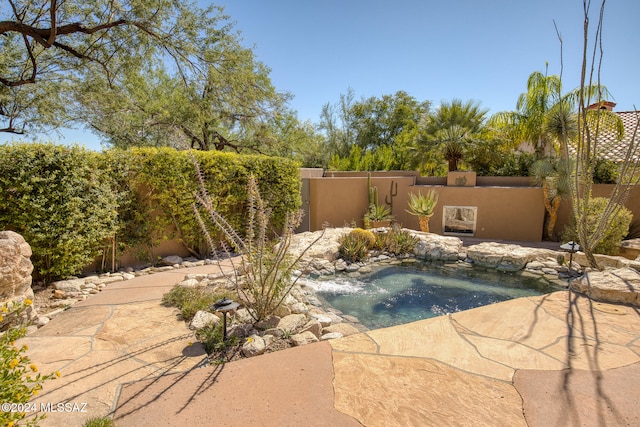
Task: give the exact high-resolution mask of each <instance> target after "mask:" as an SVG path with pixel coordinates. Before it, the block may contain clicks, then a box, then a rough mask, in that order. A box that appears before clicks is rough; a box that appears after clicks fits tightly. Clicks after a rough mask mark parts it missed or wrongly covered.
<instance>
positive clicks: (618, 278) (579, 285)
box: [571, 268, 640, 307]
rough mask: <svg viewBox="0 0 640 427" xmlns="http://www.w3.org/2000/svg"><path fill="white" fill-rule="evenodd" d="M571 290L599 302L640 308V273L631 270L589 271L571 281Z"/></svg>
mask: <svg viewBox="0 0 640 427" xmlns="http://www.w3.org/2000/svg"><path fill="white" fill-rule="evenodd" d="M571 289H573V290H575V291H577V292H581V293H583V294H585V295H587V296H589V297H590V298H593V299H595V300H598V301H604V302H611V303H623V304H631V305H634V306H636V307H640V273H638V272H637V271H636V270H634V269H631V268H620V269H613V270H605V271H588V272H586V273H585V274H584V275H583V276H582V277H580V278H578V279H574V280H572V281H571Z"/></svg>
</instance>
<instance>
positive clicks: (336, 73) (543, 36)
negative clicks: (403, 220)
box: [65, 0, 640, 149]
mask: <svg viewBox="0 0 640 427" xmlns="http://www.w3.org/2000/svg"><path fill="white" fill-rule="evenodd" d="M201 3H204V2H201ZM222 4H223V5H224V6H225V12H226V13H227V14H228V15H229V16H230V19H231V21H233V22H235V24H236V29H237V30H239V31H240V32H241V35H242V38H243V42H244V44H245V45H246V46H248V47H252V48H253V50H254V53H255V54H256V56H257V58H258V59H259V60H260V61H262V62H263V63H265V64H266V65H267V66H269V67H270V68H271V79H272V82H273V84H274V85H275V86H276V88H278V89H279V90H282V91H288V92H291V93H292V94H293V95H294V98H293V100H292V101H291V103H290V106H291V107H292V109H294V110H296V111H298V117H299V118H300V119H301V120H311V121H312V122H315V123H317V122H318V121H319V116H320V111H321V109H322V105H323V104H325V103H327V102H330V103H334V102H336V101H337V100H338V99H339V95H340V94H341V93H346V92H347V90H348V88H353V90H354V91H355V95H356V98H357V99H360V98H368V97H371V96H381V95H385V94H393V93H395V92H396V91H399V90H403V91H405V92H407V93H409V95H411V96H413V97H415V98H416V99H418V100H419V101H424V100H429V101H432V102H433V103H434V105H437V104H439V103H440V102H441V101H449V100H451V99H453V98H460V99H462V100H467V99H474V100H476V101H480V102H481V105H482V106H483V107H485V108H488V109H489V110H490V114H493V113H495V112H498V111H504V110H514V109H515V106H516V100H517V97H518V95H519V94H520V93H522V92H524V91H525V90H526V81H527V77H528V76H529V74H531V72H533V71H536V70H539V71H544V69H545V63H546V62H548V63H549V73H550V74H558V73H559V72H560V43H559V42H558V38H557V36H556V32H555V29H554V26H553V21H554V20H555V22H556V24H557V26H558V29H559V31H560V33H561V35H562V38H563V41H564V44H563V50H564V71H563V80H564V88H565V90H569V89H573V88H574V87H576V86H577V85H578V83H579V77H580V76H579V66H580V61H581V53H582V52H581V49H582V37H583V32H582V24H583V15H582V0H449V1H443V0H440V1H433V0H394V1H390V0H382V1H380V0H271V1H265V0H225V1H223V2H222ZM599 4H600V2H599V1H596V0H594V1H593V5H592V8H593V9H594V12H597V10H596V9H597V8H598V7H599ZM593 17H594V18H593V20H595V19H596V17H597V14H596V13H593ZM639 17H640V1H638V0H609V1H608V2H607V4H606V8H605V21H604V31H603V35H604V37H603V43H604V44H603V50H604V60H603V67H602V74H601V81H602V83H603V84H605V85H606V86H607V87H608V88H609V90H610V92H611V93H612V95H613V97H614V101H615V102H617V104H618V105H617V106H616V108H615V111H627V110H632V109H634V105H635V106H637V107H639V108H640V76H639V75H638V70H640V55H638V53H637V49H638V42H640V25H638V18H639ZM82 134H83V132H82V131H76V132H73V133H65V135H66V136H67V138H66V141H67V142H74V141H77V142H82V141H83V140H85V141H87V142H89V141H91V142H89V143H87V144H86V145H87V147H88V148H93V149H99V145H98V144H97V143H96V138H95V137H94V136H92V135H91V134H90V133H88V132H87V133H85V135H84V136H83V135H82Z"/></svg>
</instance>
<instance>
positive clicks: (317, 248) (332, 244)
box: [289, 228, 351, 261]
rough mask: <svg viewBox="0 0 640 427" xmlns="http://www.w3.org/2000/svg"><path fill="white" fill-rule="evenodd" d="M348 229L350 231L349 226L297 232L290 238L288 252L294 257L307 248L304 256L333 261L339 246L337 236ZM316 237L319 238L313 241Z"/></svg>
mask: <svg viewBox="0 0 640 427" xmlns="http://www.w3.org/2000/svg"><path fill="white" fill-rule="evenodd" d="M349 231H351V229H350V228H327V229H325V230H318V231H314V232H309V231H307V232H305V233H298V234H296V235H294V236H293V237H292V239H291V244H290V246H289V253H290V254H291V255H292V256H293V257H294V258H296V257H298V256H299V255H301V254H302V252H304V250H305V249H307V248H309V249H308V250H307V252H305V257H307V258H318V259H326V260H328V261H335V260H336V258H337V255H338V247H339V246H340V244H339V243H338V238H339V237H340V236H342V235H343V234H345V233H348V232H349ZM318 238H319V240H318V241H317V242H315V243H313V242H314V241H315V240H316V239H318ZM310 245H311V246H310Z"/></svg>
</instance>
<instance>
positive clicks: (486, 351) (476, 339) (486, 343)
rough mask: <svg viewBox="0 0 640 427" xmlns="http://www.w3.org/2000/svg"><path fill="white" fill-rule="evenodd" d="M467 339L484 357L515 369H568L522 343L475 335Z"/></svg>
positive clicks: (562, 363)
mask: <svg viewBox="0 0 640 427" xmlns="http://www.w3.org/2000/svg"><path fill="white" fill-rule="evenodd" d="M465 337H466V339H468V340H469V342H471V343H472V344H473V345H474V347H476V349H477V350H478V352H479V353H480V354H481V355H482V356H484V357H486V358H487V359H491V360H493V361H495V362H498V363H501V364H504V365H507V366H509V367H510V368H513V369H549V370H560V369H564V368H566V367H567V365H566V364H565V361H564V360H558V359H554V358H553V357H551V356H549V355H548V354H545V353H543V352H541V351H539V350H536V349H533V348H531V347H527V346H525V345H522V344H520V343H516V342H513V341H504V340H499V339H495V338H487V337H480V336H474V335H468V336H465Z"/></svg>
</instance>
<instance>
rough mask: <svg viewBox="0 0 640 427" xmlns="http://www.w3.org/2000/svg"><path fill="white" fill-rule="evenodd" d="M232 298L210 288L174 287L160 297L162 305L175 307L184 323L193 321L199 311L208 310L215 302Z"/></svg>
mask: <svg viewBox="0 0 640 427" xmlns="http://www.w3.org/2000/svg"><path fill="white" fill-rule="evenodd" d="M229 297H232V294H231V292H228V291H222V292H221V291H214V290H212V289H211V288H206V287H200V288H190V287H186V286H174V287H173V289H171V291H169V292H168V293H166V294H164V295H163V296H162V304H164V305H168V306H173V307H177V308H178V309H179V310H180V316H182V318H183V319H184V320H186V321H190V320H191V319H193V316H195V314H196V313H197V312H198V311H199V310H208V309H209V307H211V306H212V305H213V303H215V302H216V301H218V300H220V299H222V298H229Z"/></svg>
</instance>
